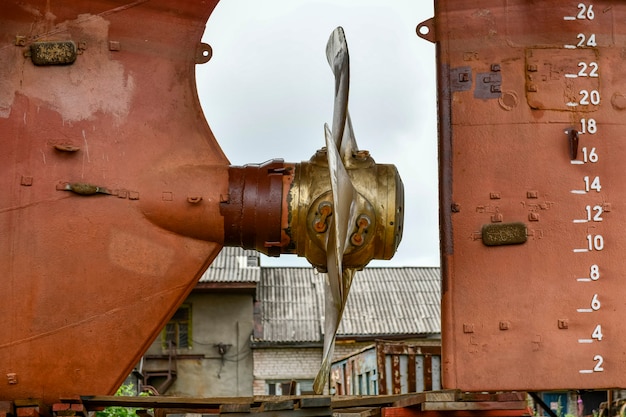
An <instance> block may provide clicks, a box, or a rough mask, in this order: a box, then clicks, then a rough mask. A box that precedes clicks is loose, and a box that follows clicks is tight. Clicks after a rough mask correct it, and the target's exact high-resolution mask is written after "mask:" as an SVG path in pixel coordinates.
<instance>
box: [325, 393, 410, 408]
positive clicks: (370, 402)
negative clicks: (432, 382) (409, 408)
mask: <svg viewBox="0 0 626 417" xmlns="http://www.w3.org/2000/svg"><path fill="white" fill-rule="evenodd" d="M413 395H416V394H399V395H354V396H342V397H332V406H333V408H349V407H367V406H377V405H392V404H393V403H394V402H396V401H399V400H401V399H403V398H406V397H410V396H413Z"/></svg>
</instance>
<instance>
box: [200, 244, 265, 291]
mask: <svg viewBox="0 0 626 417" xmlns="http://www.w3.org/2000/svg"><path fill="white" fill-rule="evenodd" d="M260 279H261V267H260V260H259V253H258V252H257V251H254V250H245V249H242V248H235V247H224V248H222V251H221V252H220V253H219V255H217V257H216V258H215V260H214V261H213V263H212V264H211V266H209V268H208V269H207V270H206V272H205V273H204V274H203V275H202V277H200V282H259V280H260Z"/></svg>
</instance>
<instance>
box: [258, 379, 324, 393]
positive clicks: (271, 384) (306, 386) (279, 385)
mask: <svg viewBox="0 0 626 417" xmlns="http://www.w3.org/2000/svg"><path fill="white" fill-rule="evenodd" d="M292 383H295V384H296V387H295V395H304V394H313V380H312V379H311V380H300V381H268V382H267V383H266V392H267V395H289V391H290V389H291V384H292Z"/></svg>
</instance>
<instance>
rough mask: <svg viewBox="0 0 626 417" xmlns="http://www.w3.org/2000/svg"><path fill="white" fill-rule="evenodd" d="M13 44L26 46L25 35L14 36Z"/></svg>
mask: <svg viewBox="0 0 626 417" xmlns="http://www.w3.org/2000/svg"><path fill="white" fill-rule="evenodd" d="M15 46H26V36H22V35H17V36H16V37H15Z"/></svg>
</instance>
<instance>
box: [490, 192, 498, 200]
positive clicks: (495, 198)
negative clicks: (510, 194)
mask: <svg viewBox="0 0 626 417" xmlns="http://www.w3.org/2000/svg"><path fill="white" fill-rule="evenodd" d="M489 198H490V199H492V200H499V199H500V193H489Z"/></svg>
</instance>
